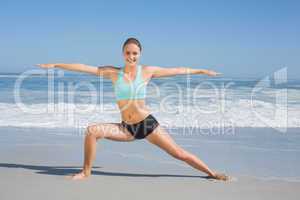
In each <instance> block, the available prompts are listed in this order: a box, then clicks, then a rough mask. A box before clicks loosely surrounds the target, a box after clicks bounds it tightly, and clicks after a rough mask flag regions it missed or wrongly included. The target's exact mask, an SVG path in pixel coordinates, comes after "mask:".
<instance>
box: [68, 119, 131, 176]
mask: <svg viewBox="0 0 300 200" xmlns="http://www.w3.org/2000/svg"><path fill="white" fill-rule="evenodd" d="M85 135H86V136H85V140H84V164H83V169H82V171H81V172H80V173H77V174H74V175H73V176H72V177H71V178H72V179H83V178H86V177H88V176H89V175H90V174H91V169H92V164H93V161H94V160H95V158H96V147H97V140H98V139H104V138H105V139H109V140H114V141H119V142H129V141H133V140H134V137H133V136H132V135H131V134H130V133H129V132H128V131H127V130H126V129H125V128H124V127H123V126H122V125H121V124H120V123H100V124H96V125H92V126H88V128H87V130H86V134H85Z"/></svg>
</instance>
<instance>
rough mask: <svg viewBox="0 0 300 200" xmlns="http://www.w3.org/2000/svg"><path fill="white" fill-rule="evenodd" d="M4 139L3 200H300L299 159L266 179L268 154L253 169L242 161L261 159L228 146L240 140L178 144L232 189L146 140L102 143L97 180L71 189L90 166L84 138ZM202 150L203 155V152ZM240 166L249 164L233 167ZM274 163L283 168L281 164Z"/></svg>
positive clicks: (49, 132) (10, 131) (35, 134)
mask: <svg viewBox="0 0 300 200" xmlns="http://www.w3.org/2000/svg"><path fill="white" fill-rule="evenodd" d="M0 131H1V134H0V149H1V151H0V176H1V181H0V184H1V185H0V199H1V200H14V199H51V200H53V199H96V198H97V199H101V198H102V199H121V198H122V199H163V198H164V199H251V200H252V199H272V200H275V199H298V196H299V195H300V192H299V188H300V181H299V179H298V177H296V178H295V176H297V175H298V173H299V172H297V166H294V165H295V164H297V163H299V158H298V157H296V155H299V154H297V152H296V153H295V152H294V151H292V152H288V151H287V152H283V153H282V155H285V154H286V155H289V156H291V160H290V161H291V162H294V163H291V164H288V165H287V166H286V165H285V166H283V165H282V166H277V165H274V167H273V168H274V169H270V173H271V172H272V173H273V174H272V173H271V174H266V173H265V171H267V169H263V168H262V167H261V165H262V164H263V163H260V162H263V161H260V159H263V157H264V156H265V155H266V154H265V153H266V151H262V150H259V151H261V152H262V154H264V155H262V156H258V155H259V152H258V153H257V154H256V155H257V156H256V157H255V158H257V160H255V159H253V158H251V157H249V159H250V160H249V163H252V162H253V161H254V162H255V163H254V164H253V163H252V165H250V166H249V168H247V167H245V165H246V164H247V158H244V159H243V160H241V159H240V158H241V157H243V156H244V157H245V155H250V154H252V153H253V152H251V150H249V149H248V150H245V149H244V151H242V152H240V154H238V153H236V152H238V151H237V150H235V149H232V148H231V152H230V151H229V150H228V148H229V147H230V146H231V147H232V144H228V141H231V142H232V141H233V140H229V139H228V138H227V139H224V138H223V139H220V138H222V137H219V139H218V140H216V139H209V137H208V136H205V137H200V139H203V140H197V139H195V137H186V136H178V135H175V134H174V135H173V137H174V139H175V140H176V142H178V143H179V144H180V145H182V146H185V147H186V149H188V150H190V151H192V152H194V153H195V154H197V155H199V156H200V157H201V159H203V160H204V161H205V162H206V163H208V164H209V166H211V167H212V168H214V169H217V170H219V171H225V172H226V173H229V174H230V175H231V176H232V177H233V180H231V181H229V182H221V181H212V180H209V179H207V178H206V176H205V174H203V173H201V172H198V171H196V170H195V169H193V168H191V167H189V166H187V165H186V164H185V163H183V162H181V161H177V160H174V158H172V157H170V156H169V155H167V154H166V153H164V152H162V151H161V150H160V149H158V148H157V147H155V146H153V145H151V144H150V143H148V142H147V141H146V140H143V141H134V142H129V143H127V142H113V141H109V140H102V141H99V142H98V147H97V158H96V161H95V164H94V168H93V172H92V176H91V177H90V178H89V179H87V180H84V181H71V180H69V179H67V178H66V176H67V175H69V174H72V173H75V172H78V171H79V170H80V169H81V166H82V160H83V157H82V155H83V149H82V148H83V146H82V145H83V137H82V135H79V132H78V130H75V129H57V128H56V129H42V128H15V127H2V128H0ZM248 132H249V130H248ZM250 132H251V131H250ZM240 137H241V136H239V137H236V138H240ZM243 137H244V135H243ZM197 141H198V143H197ZM200 141H202V142H203V143H201V142H200ZM204 141H206V143H205V144H204ZM216 141H219V143H218V142H216ZM220 141H223V142H222V143H220ZM248 142H249V141H248ZM196 143H197V144H198V146H201V147H199V148H198V149H197V148H195V145H196ZM250 143H251V142H250ZM201 144H203V145H201ZM280 144H281V143H280ZM193 145H194V146H193ZM205 145H206V146H205ZM279 146H280V145H279ZM256 148H257V147H256ZM280 148H282V146H280ZM255 151H257V149H256V150H255ZM247 153H248V154H247ZM294 154H295V155H294ZM224 155H227V156H224ZM275 155H277V154H275ZM282 155H278V156H280V157H281V156H282ZM273 156H274V155H273ZM232 157H234V158H232ZM284 159H286V158H282V160H283V161H284ZM239 160H241V161H240V162H241V163H243V164H241V163H239V164H238V163H233V162H238V161H239ZM274 162H275V164H276V162H277V161H274ZM265 163H266V164H265V165H266V166H267V167H268V166H269V165H271V164H272V163H269V161H265ZM273 164H274V163H273ZM237 166H238V167H237ZM253 166H256V168H255V167H253ZM254 168H255V169H254ZM259 168H261V169H262V170H261V171H260V170H259ZM277 168H278V169H277ZM280 169H282V170H281V171H287V169H289V171H287V172H286V174H287V175H286V176H285V175H284V174H285V173H284V172H282V174H280V176H274V173H275V174H276V173H277V171H276V170H278V171H280ZM260 173H261V174H266V176H261V175H260ZM293 177H294V178H293Z"/></svg>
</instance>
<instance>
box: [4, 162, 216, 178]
mask: <svg viewBox="0 0 300 200" xmlns="http://www.w3.org/2000/svg"><path fill="white" fill-rule="evenodd" d="M0 167H3V168H4V167H6V168H23V169H27V170H33V171H36V172H35V173H37V174H47V175H58V176H67V175H70V174H74V173H78V172H80V171H81V170H80V169H81V167H75V166H43V165H24V164H12V163H0ZM78 168H79V169H78ZM98 168H102V167H98V166H95V167H93V169H98ZM92 175H101V176H122V177H153V178H155V177H185V178H202V179H211V177H209V176H192V175H176V174H143V173H121V172H105V171H99V170H97V171H95V170H92Z"/></svg>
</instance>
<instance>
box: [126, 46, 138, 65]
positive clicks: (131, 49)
mask: <svg viewBox="0 0 300 200" xmlns="http://www.w3.org/2000/svg"><path fill="white" fill-rule="evenodd" d="M123 56H124V61H125V64H126V65H129V66H135V65H137V64H138V63H139V59H140V56H141V51H140V48H139V47H138V46H137V45H136V44H133V43H129V44H127V45H126V46H125V47H124V50H123Z"/></svg>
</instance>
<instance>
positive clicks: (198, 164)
mask: <svg viewBox="0 0 300 200" xmlns="http://www.w3.org/2000/svg"><path fill="white" fill-rule="evenodd" d="M146 139H147V140H148V141H149V142H150V143H152V144H155V145H156V146H158V147H160V148H161V149H163V150H164V151H166V152H167V153H168V154H170V155H171V156H173V157H174V158H177V159H179V160H182V161H184V162H186V163H187V164H189V165H190V166H192V167H194V168H196V169H198V170H200V171H202V172H204V173H206V174H208V175H209V176H211V177H214V178H218V177H220V176H221V175H220V174H216V173H214V172H213V171H212V170H210V169H209V168H208V166H207V165H206V164H205V163H204V162H203V161H201V160H200V159H199V158H197V157H196V156H195V155H193V154H192V153H190V152H188V151H186V150H184V149H183V148H181V147H180V146H179V145H177V144H176V143H175V141H174V140H173V139H172V138H171V136H170V135H169V134H168V133H167V131H165V130H164V129H163V128H162V127H161V126H158V127H157V128H156V129H155V130H154V131H153V133H152V134H150V135H148V136H147V137H146ZM223 178H224V177H223ZM218 179H222V178H218Z"/></svg>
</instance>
